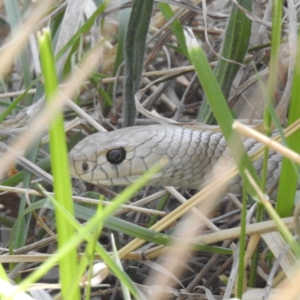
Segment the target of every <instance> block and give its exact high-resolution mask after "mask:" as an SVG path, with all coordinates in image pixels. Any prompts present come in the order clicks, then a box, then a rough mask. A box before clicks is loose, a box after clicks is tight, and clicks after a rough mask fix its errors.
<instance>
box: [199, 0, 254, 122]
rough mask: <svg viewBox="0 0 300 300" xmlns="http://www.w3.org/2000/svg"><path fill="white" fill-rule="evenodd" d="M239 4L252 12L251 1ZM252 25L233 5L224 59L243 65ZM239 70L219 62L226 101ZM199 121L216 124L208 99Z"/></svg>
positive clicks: (219, 77)
mask: <svg viewBox="0 0 300 300" xmlns="http://www.w3.org/2000/svg"><path fill="white" fill-rule="evenodd" d="M237 2H238V3H239V4H240V5H241V6H243V7H244V8H246V9H247V10H248V11H251V10H252V1H251V0H238V1H237ZM251 25H252V22H251V20H250V19H249V18H247V17H246V16H245V14H244V13H243V12H241V11H240V10H239V9H238V8H237V6H236V5H233V6H232V9H231V13H230V16H229V20H228V24H227V28H226V31H225V36H224V42H223V45H222V50H221V53H220V54H221V56H222V57H224V58H225V59H228V60H233V61H236V62H238V63H243V61H244V57H245V55H246V53H247V49H248V45H249V40H250V35H251ZM239 68H240V65H238V64H235V63H232V62H229V61H226V60H224V59H222V58H219V60H218V64H217V66H216V68H215V70H214V73H215V75H216V78H217V81H218V82H219V84H220V87H221V90H222V92H223V95H224V98H225V99H226V100H227V99H228V97H229V93H230V89H231V87H232V82H233V80H234V78H235V76H236V74H237V72H238V70H239ZM197 120H198V121H199V122H201V123H206V124H213V123H214V122H215V118H214V115H213V113H212V110H211V108H210V104H209V101H208V100H207V99H206V98H205V99H204V101H203V104H202V107H201V110H200V111H199V115H198V118H197Z"/></svg>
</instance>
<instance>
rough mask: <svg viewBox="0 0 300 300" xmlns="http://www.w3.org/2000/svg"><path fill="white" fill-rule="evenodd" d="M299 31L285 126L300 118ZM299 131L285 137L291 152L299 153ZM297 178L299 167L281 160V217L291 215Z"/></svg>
mask: <svg viewBox="0 0 300 300" xmlns="http://www.w3.org/2000/svg"><path fill="white" fill-rule="evenodd" d="M299 82H300V31H298V41H297V53H296V62H295V70H294V78H293V84H292V93H291V100H290V106H289V115H288V122H287V126H289V125H291V124H292V123H293V122H294V121H296V120H298V119H299V118H300V101H299V95H300V85H299ZM299 141H300V131H299V130H298V131H297V132H295V133H294V134H293V135H291V136H290V137H287V145H288V147H289V148H290V149H291V150H294V151H295V152H297V153H300V143H299ZM298 178H299V167H298V166H296V165H295V163H293V162H291V161H290V160H288V159H287V158H285V157H284V158H283V160H282V167H281V173H280V179H279V187H278V195H277V201H276V211H277V212H278V214H279V215H280V216H281V217H287V216H291V215H292V214H293V208H294V200H295V195H296V190H297V183H298Z"/></svg>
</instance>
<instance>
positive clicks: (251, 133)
mask: <svg viewBox="0 0 300 300" xmlns="http://www.w3.org/2000/svg"><path fill="white" fill-rule="evenodd" d="M232 128H233V129H236V130H237V131H238V132H239V133H240V134H241V135H243V136H245V137H251V138H254V139H256V140H258V141H259V142H261V143H262V144H264V145H266V146H267V147H269V148H271V149H273V150H275V151H277V152H279V153H281V154H282V155H283V156H285V157H287V158H289V159H291V160H293V161H295V162H296V163H298V164H300V155H299V154H297V153H296V152H295V151H292V150H290V149H288V148H287V147H285V146H283V145H281V144H279V143H278V142H276V141H274V140H272V139H270V138H269V137H267V136H265V135H263V134H261V133H259V132H258V131H256V130H253V129H251V128H249V127H248V126H245V125H243V124H242V123H240V122H237V121H235V122H234V123H233V125H232Z"/></svg>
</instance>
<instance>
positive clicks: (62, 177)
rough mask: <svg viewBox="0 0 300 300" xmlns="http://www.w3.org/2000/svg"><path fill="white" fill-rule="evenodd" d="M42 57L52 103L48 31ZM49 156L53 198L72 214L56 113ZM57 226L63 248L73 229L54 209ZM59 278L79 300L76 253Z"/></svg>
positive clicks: (64, 262) (54, 78) (53, 72)
mask: <svg viewBox="0 0 300 300" xmlns="http://www.w3.org/2000/svg"><path fill="white" fill-rule="evenodd" d="M38 42H39V49H40V55H41V65H42V73H43V76H44V79H45V93H46V101H47V102H48V104H49V103H51V102H52V101H53V99H54V97H55V96H56V95H57V93H58V80H57V75H56V70H55V62H54V55H53V51H52V48H51V47H52V43H51V35H50V31H49V30H46V29H45V30H44V31H43V35H41V34H39V36H38ZM49 135H50V153H51V164H52V173H53V179H54V193H55V198H56V199H57V201H59V202H60V203H61V204H62V206H63V207H64V208H66V210H67V211H68V212H70V213H71V214H74V208H73V201H72V196H71V195H72V192H71V181H70V171H69V165H68V156H67V146H66V139H65V132H64V126H63V116H62V114H61V113H60V114H58V115H57V116H56V117H55V119H54V120H53V122H52V123H51V125H50V130H49ZM55 213H56V224H57V232H58V245H59V247H62V246H63V245H64V244H66V243H67V241H68V239H69V237H70V236H72V235H73V234H74V232H75V231H74V228H73V226H72V225H71V224H70V223H67V222H65V218H64V215H63V214H62V213H61V212H60V211H59V210H56V211H55ZM59 269H60V279H61V284H62V295H63V297H64V298H65V299H67V298H68V294H69V293H70V291H71V290H73V289H74V290H75V292H74V298H73V299H80V293H79V287H78V286H77V285H74V278H75V276H76V271H77V251H76V249H72V251H70V252H69V255H67V256H66V257H64V258H63V259H61V261H60V268H59Z"/></svg>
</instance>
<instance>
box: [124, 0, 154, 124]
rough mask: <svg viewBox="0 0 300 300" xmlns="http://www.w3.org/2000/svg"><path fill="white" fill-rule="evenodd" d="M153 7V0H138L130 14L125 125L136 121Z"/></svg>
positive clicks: (126, 47)
mask: <svg viewBox="0 0 300 300" xmlns="http://www.w3.org/2000/svg"><path fill="white" fill-rule="evenodd" d="M152 8H153V0H136V1H134V3H133V6H132V11H131V14H130V20H129V24H128V29H127V35H126V42H125V78H126V79H125V86H124V88H125V92H124V124H123V125H124V127H128V126H133V125H134V122H135V115H136V107H135V101H134V95H135V93H136V92H137V91H138V89H139V87H140V81H141V75H142V70H143V63H144V55H145V48H146V38H147V33H148V28H149V24H150V19H151V14H152Z"/></svg>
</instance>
